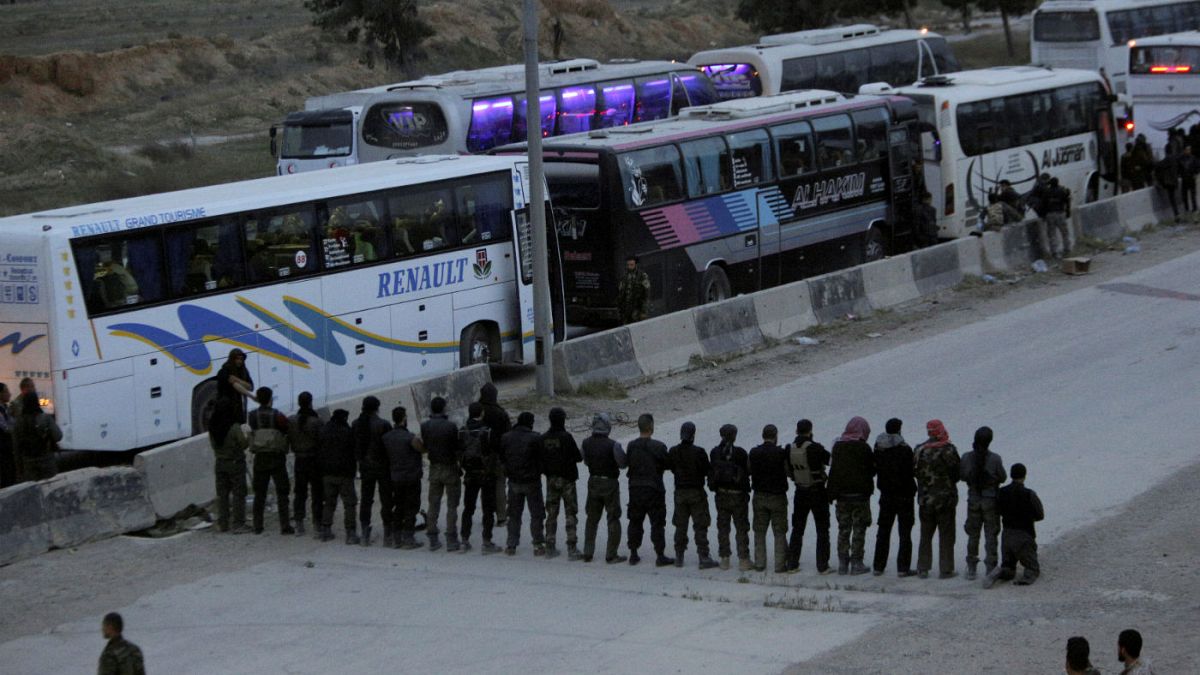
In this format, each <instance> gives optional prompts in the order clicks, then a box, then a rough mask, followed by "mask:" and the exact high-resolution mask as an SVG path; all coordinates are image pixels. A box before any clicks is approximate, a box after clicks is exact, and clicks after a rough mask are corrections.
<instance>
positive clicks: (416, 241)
mask: <svg viewBox="0 0 1200 675" xmlns="http://www.w3.org/2000/svg"><path fill="white" fill-rule="evenodd" d="M407 190H408V189H407V188H401V190H400V191H398V194H396V195H395V196H393V197H391V198H390V199H388V211H389V212H390V215H391V218H392V243H393V244H394V246H395V249H396V255H397V256H399V257H402V258H403V257H407V256H411V255H420V254H421V253H428V252H430V251H437V250H439V249H443V248H449V247H451V246H457V245H458V233H457V227H456V225H455V222H454V221H455V218H456V216H455V207H454V196H453V195H452V194H451V191H450V189H449V188H440V189H434V190H416V191H412V192H408V191H407Z"/></svg>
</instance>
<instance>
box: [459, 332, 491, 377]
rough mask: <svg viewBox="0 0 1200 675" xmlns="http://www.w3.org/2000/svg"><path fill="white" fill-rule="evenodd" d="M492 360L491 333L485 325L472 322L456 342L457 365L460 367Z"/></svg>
mask: <svg viewBox="0 0 1200 675" xmlns="http://www.w3.org/2000/svg"><path fill="white" fill-rule="evenodd" d="M491 360H492V335H491V331H489V330H488V328H487V326H485V325H484V324H482V323H473V324H471V325H470V326H468V327H467V329H466V330H465V331H463V337H462V340H461V341H460V342H459V343H458V365H459V367H461V368H466V367H467V366H473V365H475V364H478V363H490V362H491Z"/></svg>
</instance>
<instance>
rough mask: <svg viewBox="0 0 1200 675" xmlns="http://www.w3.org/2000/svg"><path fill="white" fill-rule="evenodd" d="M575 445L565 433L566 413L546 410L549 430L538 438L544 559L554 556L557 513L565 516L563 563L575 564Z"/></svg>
mask: <svg viewBox="0 0 1200 675" xmlns="http://www.w3.org/2000/svg"><path fill="white" fill-rule="evenodd" d="M582 461H583V457H582V456H581V455H580V454H579V445H578V444H577V443H576V442H575V437H574V436H572V435H571V432H569V431H567V412H566V411H565V410H563V409H562V408H551V409H550V429H548V430H547V431H546V432H545V433H543V434H542V472H543V473H545V474H546V557H547V558H554V557H557V556H558V553H559V552H558V547H557V546H556V545H555V544H556V543H557V541H558V509H559V505H560V504H561V505H562V510H563V512H564V513H565V514H566V515H565V520H566V523H565V525H566V531H567V559H568V560H579V559H580V558H582V557H583V556H582V555H580V553H579V548H578V544H579V537H578V536H577V534H576V528H577V526H578V524H579V493H578V492H577V491H576V489H575V483H576V481H578V480H579V463H580V462H582Z"/></svg>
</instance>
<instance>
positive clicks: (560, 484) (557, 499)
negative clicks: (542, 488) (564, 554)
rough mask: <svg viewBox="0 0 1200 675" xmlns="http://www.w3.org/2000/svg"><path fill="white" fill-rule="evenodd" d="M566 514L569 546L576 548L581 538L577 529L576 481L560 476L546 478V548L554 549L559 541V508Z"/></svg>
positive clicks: (577, 496)
mask: <svg viewBox="0 0 1200 675" xmlns="http://www.w3.org/2000/svg"><path fill="white" fill-rule="evenodd" d="M560 503H561V504H562V510H563V511H564V512H565V513H566V521H567V546H568V547H570V548H575V545H576V543H578V541H579V538H578V536H576V527H577V526H578V525H579V494H578V492H576V490H575V481H573V480H569V479H567V478H560V477H558V476H546V546H548V547H550V548H554V543H555V542H556V541H557V540H558V506H559V504H560Z"/></svg>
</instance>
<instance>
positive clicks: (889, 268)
mask: <svg viewBox="0 0 1200 675" xmlns="http://www.w3.org/2000/svg"><path fill="white" fill-rule="evenodd" d="M860 269H861V270H862V279H863V290H864V291H866V294H867V300H868V301H869V302H870V303H871V307H872V308H873V309H883V308H885V307H895V306H896V305H899V304H902V303H905V302H909V301H911V300H916V299H917V298H918V297H920V296H921V293H920V291H918V290H917V285H916V283H914V282H913V267H912V261H911V259H910V256H899V257H895V258H886V259H884V260H877V261H875V262H871V263H867V264H865V265H863V266H862V267H861V268H860Z"/></svg>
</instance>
